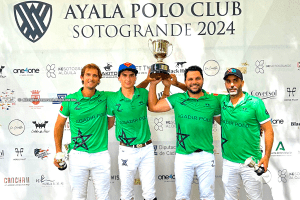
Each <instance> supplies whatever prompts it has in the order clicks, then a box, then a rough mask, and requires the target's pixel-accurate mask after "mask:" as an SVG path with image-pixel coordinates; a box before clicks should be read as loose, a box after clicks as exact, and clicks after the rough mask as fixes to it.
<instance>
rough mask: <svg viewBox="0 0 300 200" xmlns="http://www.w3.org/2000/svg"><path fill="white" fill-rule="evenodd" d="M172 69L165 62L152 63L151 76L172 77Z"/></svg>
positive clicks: (156, 77)
mask: <svg viewBox="0 0 300 200" xmlns="http://www.w3.org/2000/svg"><path fill="white" fill-rule="evenodd" d="M169 73H170V70H169V66H168V65H166V64H163V63H155V64H153V65H151V70H150V77H151V78H155V79H160V78H162V79H163V80H164V79H167V78H170V74H169Z"/></svg>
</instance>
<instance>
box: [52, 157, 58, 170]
mask: <svg viewBox="0 0 300 200" xmlns="http://www.w3.org/2000/svg"><path fill="white" fill-rule="evenodd" d="M53 164H54V165H55V167H57V168H59V162H57V160H56V158H54V162H53Z"/></svg>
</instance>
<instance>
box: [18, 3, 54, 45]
mask: <svg viewBox="0 0 300 200" xmlns="http://www.w3.org/2000/svg"><path fill="white" fill-rule="evenodd" d="M14 14H15V20H16V23H17V25H18V28H19V30H20V31H21V33H22V34H23V35H24V36H25V37H26V38H27V39H28V40H30V41H31V42H36V41H38V40H39V39H41V38H42V37H43V35H44V34H45V33H46V31H47V30H48V28H49V25H50V22H51V17H52V6H51V5H50V4H48V3H44V2H41V1H25V2H22V3H19V4H16V5H15V6H14Z"/></svg>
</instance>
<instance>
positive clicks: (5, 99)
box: [0, 89, 16, 110]
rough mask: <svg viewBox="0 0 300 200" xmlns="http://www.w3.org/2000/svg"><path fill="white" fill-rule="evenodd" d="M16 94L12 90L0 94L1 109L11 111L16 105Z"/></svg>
mask: <svg viewBox="0 0 300 200" xmlns="http://www.w3.org/2000/svg"><path fill="white" fill-rule="evenodd" d="M14 92H15V91H13V90H11V89H6V91H4V92H1V93H0V109H1V110H9V109H10V108H11V107H12V106H14V105H16V98H15V97H14Z"/></svg>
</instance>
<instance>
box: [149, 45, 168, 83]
mask: <svg viewBox="0 0 300 200" xmlns="http://www.w3.org/2000/svg"><path fill="white" fill-rule="evenodd" d="M150 41H151V44H152V49H153V50H151V48H150V46H149V42H150ZM170 46H172V51H171V53H172V52H173V45H172V44H171V43H169V42H168V41H167V40H154V41H152V40H151V39H149V40H148V47H149V49H150V51H151V52H152V54H153V55H154V57H155V58H156V59H157V62H156V63H155V64H153V65H151V70H150V77H151V78H155V79H160V78H162V79H167V78H169V77H170V69H169V66H168V65H167V64H165V63H164V62H163V59H164V58H166V57H169V56H170V55H171V53H170V54H169V55H168V50H169V47H170Z"/></svg>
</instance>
